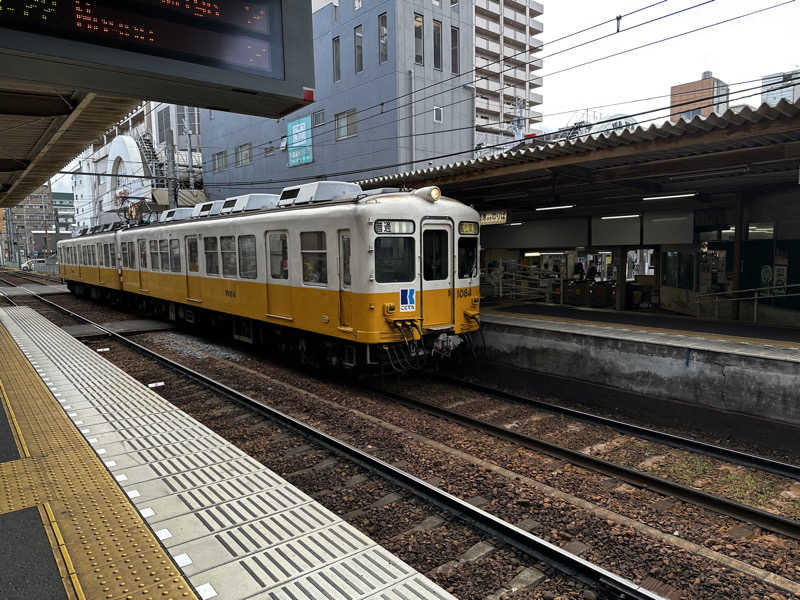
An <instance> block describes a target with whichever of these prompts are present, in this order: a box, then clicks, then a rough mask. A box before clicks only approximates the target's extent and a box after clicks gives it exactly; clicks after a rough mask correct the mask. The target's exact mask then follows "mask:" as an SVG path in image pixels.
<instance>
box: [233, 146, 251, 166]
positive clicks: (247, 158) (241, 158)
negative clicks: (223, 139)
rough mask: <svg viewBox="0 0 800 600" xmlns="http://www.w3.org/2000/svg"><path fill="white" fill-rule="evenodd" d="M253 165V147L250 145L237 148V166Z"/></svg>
mask: <svg viewBox="0 0 800 600" xmlns="http://www.w3.org/2000/svg"><path fill="white" fill-rule="evenodd" d="M252 163H253V145H252V144H250V143H247V144H241V145H239V146H236V166H237V167H244V166H247V165H249V164H252Z"/></svg>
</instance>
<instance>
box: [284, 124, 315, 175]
mask: <svg viewBox="0 0 800 600" xmlns="http://www.w3.org/2000/svg"><path fill="white" fill-rule="evenodd" d="M288 135H289V144H288V150H289V166H290V167H296V166H298V165H305V164H307V163H310V162H312V161H313V160H314V155H313V152H312V149H311V115H306V116H305V117H301V118H299V119H295V120H294V121H289V123H288Z"/></svg>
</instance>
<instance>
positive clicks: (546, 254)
mask: <svg viewBox="0 0 800 600" xmlns="http://www.w3.org/2000/svg"><path fill="white" fill-rule="evenodd" d="M564 254H566V252H542V256H563V255H564Z"/></svg>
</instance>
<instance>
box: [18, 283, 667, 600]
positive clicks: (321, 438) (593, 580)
mask: <svg viewBox="0 0 800 600" xmlns="http://www.w3.org/2000/svg"><path fill="white" fill-rule="evenodd" d="M20 287H22V286H20ZM23 289H24V288H23ZM27 291H28V292H29V293H31V295H32V296H34V297H36V298H37V299H39V300H41V301H42V302H44V303H45V304H48V305H50V306H52V307H53V308H55V309H57V310H60V311H62V312H64V313H65V314H68V315H70V316H72V317H74V318H76V319H79V320H82V321H83V322H85V323H86V324H88V325H92V326H94V327H96V328H97V329H99V330H100V331H102V332H104V333H105V334H107V335H108V336H110V337H111V338H113V339H116V340H119V341H120V342H122V343H123V344H125V345H127V346H129V347H131V348H133V349H134V350H136V351H137V352H139V353H141V354H143V355H145V356H148V357H150V358H152V359H154V360H157V361H158V362H160V363H161V364H163V365H164V366H166V367H167V368H169V369H171V370H173V371H175V372H177V373H179V374H181V375H183V376H185V377H188V378H190V379H192V380H194V381H196V382H197V383H199V384H201V385H203V386H204V387H206V388H208V389H212V390H214V391H216V392H217V393H220V394H222V395H223V396H225V397H227V398H229V399H230V400H233V401H234V402H237V403H238V404H241V405H243V406H245V407H247V408H249V409H251V410H253V411H255V412H257V413H259V414H261V415H263V416H265V417H267V418H269V419H270V420H272V421H274V422H276V423H278V424H280V425H282V426H284V427H286V428H288V429H291V430H293V431H296V432H298V433H300V434H301V435H303V436H305V437H307V438H310V439H313V440H314V441H316V442H317V443H319V444H320V445H321V446H323V447H325V448H327V449H329V450H331V451H332V452H334V453H336V454H338V455H340V456H343V457H344V458H346V459H347V460H350V461H352V462H354V463H356V464H358V465H360V466H362V467H363V468H365V469H368V470H369V471H372V472H374V473H377V474H379V475H381V476H382V477H384V478H386V479H388V480H390V481H392V482H393V483H395V484H396V485H398V486H400V487H402V488H404V489H406V490H408V491H409V492H411V493H412V494H414V495H416V496H418V497H419V498H422V499H423V500H424V501H425V502H428V503H431V504H434V505H436V506H438V507H440V508H442V509H444V510H446V511H447V512H450V513H451V514H455V515H456V516H457V517H458V518H460V519H462V520H464V521H466V522H467V523H470V524H472V525H473V526H474V527H476V528H478V529H480V530H482V531H483V532H485V533H487V534H489V535H490V536H493V537H495V538H498V539H500V540H502V541H504V542H506V543H508V544H510V545H512V546H514V547H515V548H518V549H519V550H521V551H522V552H524V553H526V554H528V555H530V556H532V557H534V558H535V559H537V560H539V561H542V562H545V563H547V564H549V565H551V566H553V567H555V568H556V569H558V570H559V571H561V572H562V573H564V574H565V575H567V576H569V577H572V578H577V579H580V580H581V581H583V582H584V583H586V584H588V585H590V586H592V587H594V588H596V589H599V590H600V591H601V592H603V594H604V597H609V598H615V599H618V600H665V599H664V598H663V597H662V596H660V595H658V594H656V593H654V592H651V591H649V590H647V589H645V588H643V587H642V586H640V585H637V584H636V583H634V582H632V581H630V580H628V579H625V578H624V577H620V576H619V575H616V574H614V573H612V572H610V571H607V570H606V569H603V568H602V567H600V566H598V565H595V564H593V563H590V562H589V561H586V560H584V559H582V558H580V557H579V556H576V555H574V554H572V553H570V552H567V551H565V550H563V549H562V548H559V547H558V546H556V545H554V544H551V543H550V542H548V541H546V540H543V539H541V538H539V537H537V536H535V535H533V534H532V533H530V532H528V531H525V530H524V529H520V528H519V527H516V526H514V525H512V524H511V523H508V522H506V521H504V520H502V519H500V518H498V517H496V516H494V515H492V514H490V513H488V512H486V511H484V510H481V509H480V508H477V507H475V506H473V505H471V504H469V503H468V502H465V501H464V500H462V499H461V498H458V497H457V496H454V495H452V494H449V493H447V492H445V491H444V490H442V489H439V488H437V487H435V486H433V485H431V484H429V483H427V482H426V481H423V480H421V479H419V478H417V477H415V476H413V475H411V474H410V473H407V472H405V471H403V470H401V469H398V468H397V467H394V466H393V465H391V464H389V463H387V462H384V461H382V460H380V459H379V458H376V457H375V456H372V455H371V454H368V453H366V452H364V451H362V450H359V449H358V448H355V447H354V446H351V445H349V444H347V443H345V442H343V441H341V440H338V439H336V438H334V437H331V436H329V435H328V434H326V433H324V432H322V431H320V430H318V429H316V428H314V427H311V426H310V425H307V424H305V423H303V422H302V421H299V420H298V419H295V418H294V417H291V416H289V415H287V414H285V413H283V412H281V411H279V410H276V409H274V408H272V407H270V406H269V405H267V404H265V403H263V402H261V401H259V400H256V399H254V398H251V397H250V396H248V395H246V394H243V393H241V392H239V391H237V390H235V389H233V388H231V387H228V386H227V385H225V384H224V383H221V382H219V381H216V380H214V379H211V378H209V377H206V376H205V375H203V374H202V373H199V372H197V371H195V370H193V369H191V368H189V367H187V366H185V365H182V364H180V363H178V362H176V361H174V360H172V359H170V358H167V357H166V356H163V355H161V354H159V353H158V352H155V351H154V350H151V349H149V348H147V347H145V346H142V345H141V344H139V343H137V342H135V341H133V340H131V339H129V338H127V337H126V336H124V335H120V334H118V333H116V332H114V331H111V330H109V329H106V328H105V327H103V326H102V325H99V324H98V323H95V322H94V321H91V320H90V319H87V318H86V317H84V316H82V315H79V314H77V313H75V312H73V311H71V310H69V309H68V308H65V307H63V306H60V305H59V304H56V303H55V302H52V301H50V300H47V299H46V298H43V297H42V296H40V295H38V294H35V293H33V292H31V291H30V290H27Z"/></svg>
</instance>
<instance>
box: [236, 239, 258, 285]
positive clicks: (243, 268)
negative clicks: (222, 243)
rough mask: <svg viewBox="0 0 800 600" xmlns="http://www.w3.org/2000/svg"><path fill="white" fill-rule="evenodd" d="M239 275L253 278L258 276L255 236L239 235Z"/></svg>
mask: <svg viewBox="0 0 800 600" xmlns="http://www.w3.org/2000/svg"><path fill="white" fill-rule="evenodd" d="M239 277H241V278H242V279H255V278H256V277H258V259H257V258H256V236H254V235H240V236H239Z"/></svg>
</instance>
